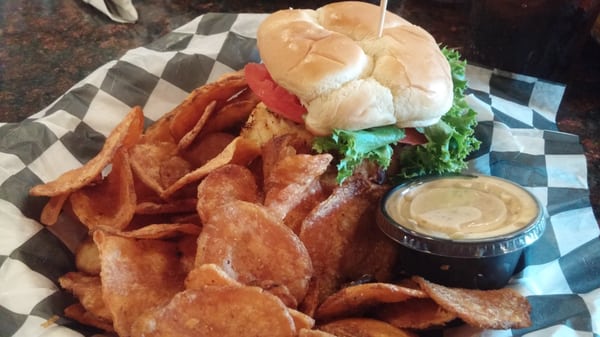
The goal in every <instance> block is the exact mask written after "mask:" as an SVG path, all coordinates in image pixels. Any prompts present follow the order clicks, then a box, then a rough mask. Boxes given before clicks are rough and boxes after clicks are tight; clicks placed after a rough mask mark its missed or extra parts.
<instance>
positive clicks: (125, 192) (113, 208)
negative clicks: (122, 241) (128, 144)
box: [69, 149, 137, 229]
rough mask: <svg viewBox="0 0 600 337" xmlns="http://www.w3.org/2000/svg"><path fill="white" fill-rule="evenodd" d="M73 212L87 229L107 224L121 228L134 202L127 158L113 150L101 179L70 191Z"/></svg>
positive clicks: (119, 151) (131, 210)
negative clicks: (106, 172) (110, 166)
mask: <svg viewBox="0 0 600 337" xmlns="http://www.w3.org/2000/svg"><path fill="white" fill-rule="evenodd" d="M69 202H70V204H71V208H72V210H73V213H74V214H75V215H76V216H77V218H78V219H79V220H80V221H81V222H82V223H83V224H84V225H85V226H87V227H88V228H90V229H93V228H96V227H98V226H108V227H112V228H116V229H123V228H125V227H127V226H128V225H129V223H130V222H131V219H132V218H133V215H134V214H135V205H136V202H137V199H136V195H135V186H134V184H133V174H132V172H131V167H130V166H129V157H128V156H127V153H126V152H125V151H124V149H120V150H118V151H117V152H116V154H115V157H114V158H113V162H112V169H111V171H110V173H109V174H108V175H107V176H106V177H105V178H104V179H102V181H100V182H98V183H95V184H94V185H90V186H86V187H83V188H82V189H80V190H77V191H75V192H73V193H72V194H71V196H70V197H69Z"/></svg>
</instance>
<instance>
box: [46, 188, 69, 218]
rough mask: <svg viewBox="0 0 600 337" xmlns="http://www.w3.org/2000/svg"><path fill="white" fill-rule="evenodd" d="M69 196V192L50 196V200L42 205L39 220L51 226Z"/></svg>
mask: <svg viewBox="0 0 600 337" xmlns="http://www.w3.org/2000/svg"><path fill="white" fill-rule="evenodd" d="M68 198H69V193H64V194H59V195H55V196H53V197H50V200H48V202H47V203H46V205H44V208H43V209H42V214H41V215H40V222H41V223H43V224H44V225H46V226H51V225H54V224H55V223H56V221H57V220H58V216H59V215H60V212H61V210H62V208H63V205H64V204H65V202H66V201H67V199H68Z"/></svg>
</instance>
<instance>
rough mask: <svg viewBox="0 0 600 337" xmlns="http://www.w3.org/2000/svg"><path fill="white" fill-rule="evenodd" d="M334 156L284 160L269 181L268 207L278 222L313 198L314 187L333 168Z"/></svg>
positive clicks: (306, 156)
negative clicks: (309, 198)
mask: <svg viewBox="0 0 600 337" xmlns="http://www.w3.org/2000/svg"><path fill="white" fill-rule="evenodd" d="M332 159H333V157H332V156H331V155H330V154H319V155H309V154H297V155H293V156H288V157H285V158H283V159H282V160H281V161H279V162H278V163H277V165H275V167H274V168H273V169H272V171H271V172H270V174H269V175H268V176H267V177H266V179H265V201H264V204H265V206H266V207H267V209H269V211H271V212H272V213H273V214H274V215H275V216H276V217H277V218H278V219H282V220H283V219H284V218H285V217H286V215H287V214H288V213H289V212H290V210H292V209H293V208H295V207H296V206H298V205H299V204H300V203H301V202H302V201H303V200H304V199H305V198H307V197H308V196H309V195H310V192H311V190H310V187H311V186H312V184H313V182H315V181H316V180H317V179H318V178H319V177H320V176H321V175H322V174H323V173H324V172H325V171H326V170H327V168H328V167H329V163H330V162H331V160H332Z"/></svg>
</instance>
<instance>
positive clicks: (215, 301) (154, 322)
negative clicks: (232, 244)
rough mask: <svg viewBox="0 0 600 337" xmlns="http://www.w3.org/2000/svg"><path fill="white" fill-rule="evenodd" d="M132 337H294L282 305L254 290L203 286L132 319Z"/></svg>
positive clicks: (286, 310) (276, 299)
mask: <svg viewBox="0 0 600 337" xmlns="http://www.w3.org/2000/svg"><path fill="white" fill-rule="evenodd" d="M131 335H132V336H133V337H142V336H143V337H159V336H160V337H188V336H189V337H196V336H203V337H239V336H278V337H293V336H296V328H295V326H294V321H293V319H292V317H291V315H290V313H289V311H288V309H287V308H286V307H285V305H284V304H283V303H282V302H281V301H280V300H279V299H278V298H277V297H275V296H273V295H271V294H269V293H268V292H266V291H264V290H262V289H261V288H258V287H250V286H215V287H211V286H205V287H201V288H199V289H188V290H185V291H182V292H180V293H178V294H176V295H175V296H174V297H173V298H172V299H171V301H170V302H169V303H168V304H167V305H166V306H163V307H160V308H157V309H154V310H150V311H148V312H146V313H144V314H143V315H142V316H141V317H140V318H139V319H138V320H136V322H135V324H134V326H133V328H132V334H131Z"/></svg>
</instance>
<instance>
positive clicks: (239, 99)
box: [202, 89, 260, 134]
mask: <svg viewBox="0 0 600 337" xmlns="http://www.w3.org/2000/svg"><path fill="white" fill-rule="evenodd" d="M259 102H260V99H259V98H258V96H256V95H255V94H254V92H253V91H252V90H249V89H246V90H244V91H242V92H241V93H240V94H239V95H237V96H236V97H234V98H232V99H230V100H229V101H228V102H226V103H225V105H223V106H222V107H221V108H220V109H219V110H218V111H217V113H215V114H214V115H213V116H212V118H211V119H210V121H209V123H207V124H206V126H205V127H204V129H203V130H202V134H208V133H214V132H221V131H227V130H234V129H239V128H240V127H241V126H242V125H243V124H244V123H245V122H246V121H247V120H248V117H249V116H250V113H251V112H252V110H253V109H254V107H255V106H256V105H257V104H258V103H259Z"/></svg>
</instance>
